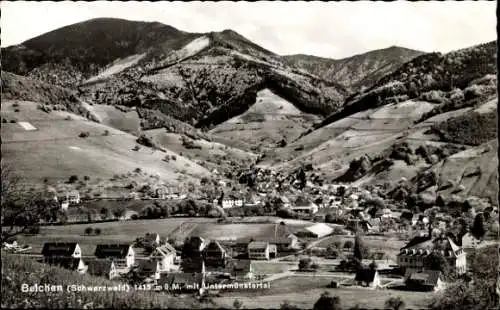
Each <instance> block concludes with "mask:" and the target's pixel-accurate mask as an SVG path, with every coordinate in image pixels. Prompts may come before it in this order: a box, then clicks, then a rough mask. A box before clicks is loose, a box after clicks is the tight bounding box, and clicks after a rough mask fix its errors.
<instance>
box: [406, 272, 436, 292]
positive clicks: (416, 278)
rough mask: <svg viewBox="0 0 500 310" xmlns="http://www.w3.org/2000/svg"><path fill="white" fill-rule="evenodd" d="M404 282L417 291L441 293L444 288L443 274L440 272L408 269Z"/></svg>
mask: <svg viewBox="0 0 500 310" xmlns="http://www.w3.org/2000/svg"><path fill="white" fill-rule="evenodd" d="M404 282H405V285H406V287H407V288H408V289H411V290H415V291H439V290H441V289H443V288H444V285H445V283H444V281H443V274H442V273H441V271H439V270H422V269H413V268H408V269H406V272H405V276H404Z"/></svg>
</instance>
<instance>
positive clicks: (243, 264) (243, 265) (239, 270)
mask: <svg viewBox="0 0 500 310" xmlns="http://www.w3.org/2000/svg"><path fill="white" fill-rule="evenodd" d="M251 266H252V261H251V260H249V259H240V260H235V261H232V262H231V264H230V267H231V268H232V270H231V273H232V274H233V275H240V274H241V275H245V274H247V273H249V272H250V270H251Z"/></svg>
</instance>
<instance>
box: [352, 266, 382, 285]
mask: <svg viewBox="0 0 500 310" xmlns="http://www.w3.org/2000/svg"><path fill="white" fill-rule="evenodd" d="M376 274H377V270H376V269H372V268H361V269H359V270H358V271H357V272H356V278H355V279H354V280H355V281H361V282H366V283H371V282H373V280H374V279H375V275H376Z"/></svg>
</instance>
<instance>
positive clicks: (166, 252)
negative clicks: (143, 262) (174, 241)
mask: <svg viewBox="0 0 500 310" xmlns="http://www.w3.org/2000/svg"><path fill="white" fill-rule="evenodd" d="M176 254H177V252H176V251H175V249H174V247H172V246H171V245H170V244H168V243H165V244H163V245H161V246H159V247H157V248H155V249H154V250H153V252H152V253H151V255H150V256H149V259H150V260H152V261H158V262H159V263H160V271H161V272H167V271H171V270H172V269H173V266H174V261H175V256H176Z"/></svg>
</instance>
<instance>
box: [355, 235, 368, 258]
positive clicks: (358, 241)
mask: <svg viewBox="0 0 500 310" xmlns="http://www.w3.org/2000/svg"><path fill="white" fill-rule="evenodd" d="M364 254H366V248H365V246H364V244H363V239H362V238H361V235H360V234H357V235H356V238H354V253H353V255H354V257H355V258H357V259H359V260H360V261H363V256H364Z"/></svg>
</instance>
